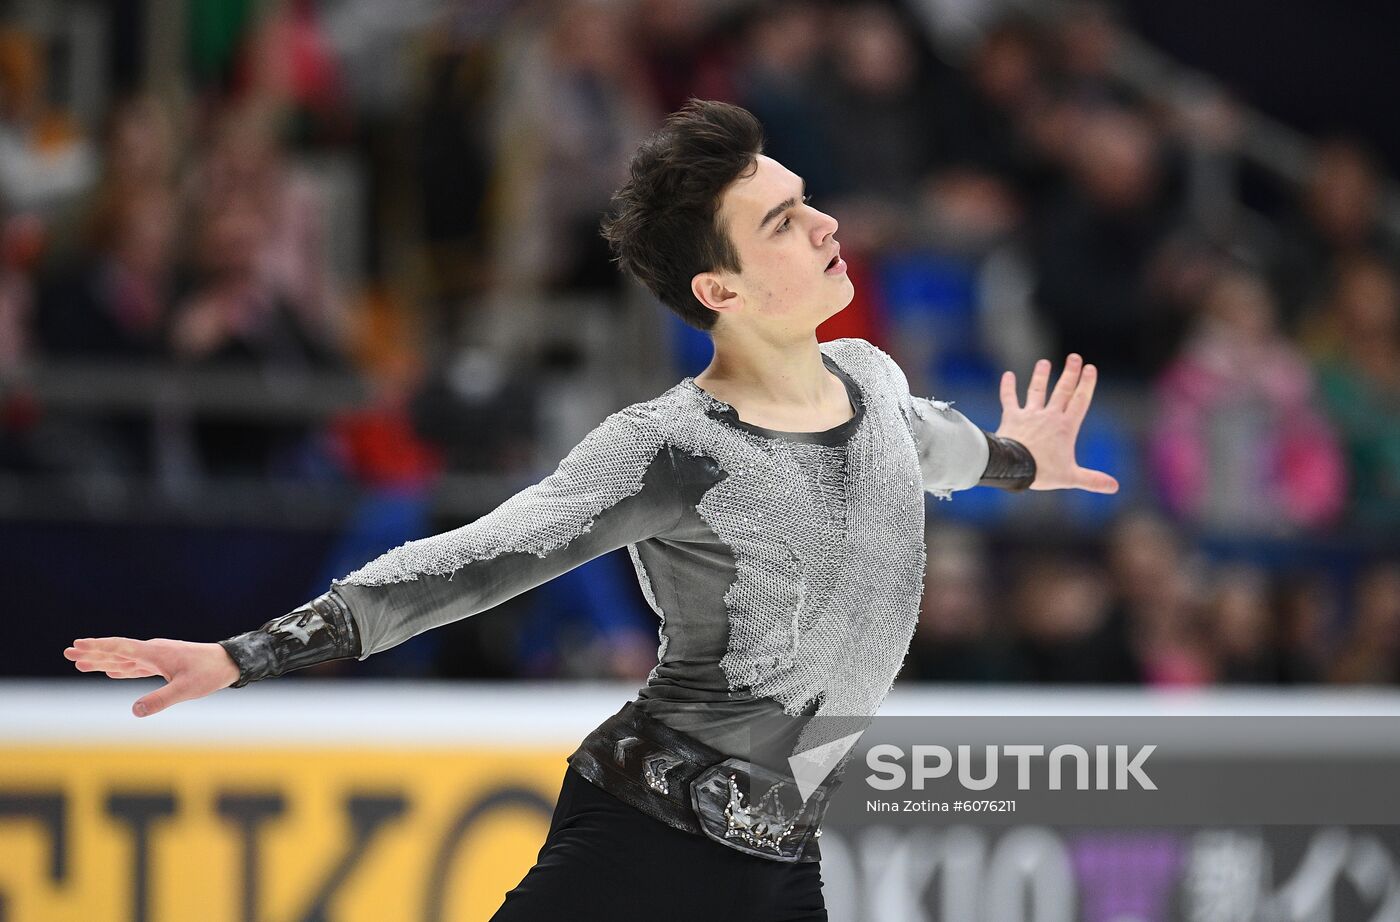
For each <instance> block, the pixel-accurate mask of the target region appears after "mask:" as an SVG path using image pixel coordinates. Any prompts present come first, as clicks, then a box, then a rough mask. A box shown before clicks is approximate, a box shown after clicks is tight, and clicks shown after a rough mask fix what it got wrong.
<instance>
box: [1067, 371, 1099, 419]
mask: <svg viewBox="0 0 1400 922" xmlns="http://www.w3.org/2000/svg"><path fill="white" fill-rule="evenodd" d="M1098 380H1099V370H1098V369H1097V368H1095V367H1094V366H1093V365H1085V366H1084V371H1083V373H1082V374H1081V375H1080V376H1079V386H1078V387H1076V388H1075V389H1074V396H1072V397H1071V398H1070V399H1069V409H1068V410H1066V412H1067V413H1068V414H1069V416H1070V417H1071V418H1072V419H1073V420H1074V424H1075V426H1076V427H1077V426H1078V425H1079V424H1080V423H1082V422H1083V421H1084V416H1085V415H1086V414H1087V413H1088V412H1089V402H1090V401H1092V400H1093V399H1094V385H1095V384H1097V383H1098Z"/></svg>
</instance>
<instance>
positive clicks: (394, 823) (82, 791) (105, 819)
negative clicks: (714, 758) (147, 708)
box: [0, 746, 566, 922]
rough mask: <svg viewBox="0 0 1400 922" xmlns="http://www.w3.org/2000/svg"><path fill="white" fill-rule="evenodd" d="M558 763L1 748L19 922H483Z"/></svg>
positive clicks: (0, 896)
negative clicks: (39, 921)
mask: <svg viewBox="0 0 1400 922" xmlns="http://www.w3.org/2000/svg"><path fill="white" fill-rule="evenodd" d="M564 755H565V753H564V752H560V751H557V750H553V749H548V750H544V749H540V750H535V749H493V748H486V747H477V746H473V747H471V748H470V749H452V750H433V749H414V750H400V749H395V750H389V751H383V750H378V751H377V750H367V749H356V748H320V747H318V748H306V749H295V748H288V749H282V748H278V749H252V750H248V749H241V748H240V749H228V750H224V749H213V748H200V749H184V748H180V749H177V748H151V749H120V748H114V749H81V748H55V749H30V748H24V747H18V748H15V747H6V748H3V749H0V917H3V918H5V919H7V920H11V922H28V920H41V922H68V920H71V922H91V920H109V919H110V920H114V922H176V920H179V922H184V920H189V919H199V920H201V922H298V920H323V919H335V920H343V922H384V920H404V922H419V920H421V922H470V920H480V919H488V918H489V917H490V916H491V914H492V913H494V912H495V911H496V909H497V908H498V907H499V906H500V904H501V901H502V899H503V898H504V896H505V893H506V892H507V891H508V890H510V889H511V888H512V887H514V886H515V885H516V884H517V883H519V881H520V878H521V877H522V876H524V874H525V872H526V871H527V870H529V868H530V866H531V865H532V864H533V863H534V861H535V858H536V856H537V854H538V851H539V848H540V845H541V844H542V843H543V841H544V837H545V833H546V831H547V830H548V828H549V818H550V814H551V811H552V810H553V808H554V802H555V799H556V798H557V796H558V791H559V785H560V782H561V781H562V779H563V773H564V771H565V768H566V763H565V761H564Z"/></svg>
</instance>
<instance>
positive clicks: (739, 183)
mask: <svg viewBox="0 0 1400 922" xmlns="http://www.w3.org/2000/svg"><path fill="white" fill-rule="evenodd" d="M804 193H805V188H804V183H803V181H802V177H800V176H798V175H797V174H796V173H793V172H792V171H791V170H789V169H787V168H786V167H784V166H783V165H782V164H781V163H779V162H778V161H776V160H774V159H773V158H771V157H765V156H763V155H762V154H760V155H759V156H758V161H757V163H756V164H755V167H754V168H753V169H752V170H751V171H750V172H748V173H746V174H744V175H742V176H740V177H739V178H738V179H736V180H735V181H734V182H732V183H731V184H730V185H729V187H728V188H726V189H725V190H724V192H723V193H722V194H721V196H720V205H719V212H718V215H717V218H716V219H717V221H718V222H719V227H720V230H721V231H723V232H724V233H726V234H727V235H728V236H729V239H730V240H731V241H732V242H733V244H734V248H735V250H736V251H737V252H738V254H739V265H741V266H743V270H742V271H741V272H738V273H732V272H702V273H700V274H699V275H696V276H695V278H694V279H692V280H691V290H692V291H693V292H695V296H696V297H697V298H699V299H700V301H701V303H703V304H705V305H706V306H708V307H710V308H711V309H712V310H715V311H717V312H719V314H720V318H719V321H718V323H719V324H720V325H723V326H726V327H734V326H737V325H743V326H748V327H753V328H755V329H756V330H760V331H764V332H767V333H770V334H774V335H780V336H781V335H785V334H796V335H805V334H808V333H811V332H812V331H813V330H815V329H816V327H817V324H819V323H821V322H822V321H823V320H825V319H826V318H828V317H830V316H831V315H832V314H835V313H836V312H837V311H839V310H841V309H842V308H843V307H845V306H846V305H847V304H850V303H851V297H852V296H853V295H854V294H855V287H854V286H853V285H852V284H851V280H850V279H849V278H848V277H847V275H846V266H845V262H844V261H842V260H839V259H838V260H837V261H836V264H835V265H834V266H832V258H833V257H835V256H836V255H837V251H838V249H839V248H840V247H839V245H838V244H837V242H836V229H837V227H838V226H839V225H837V223H836V219H835V218H833V217H831V215H828V214H825V213H823V212H821V211H818V210H817V209H816V208H814V207H812V205H811V203H810V202H809V201H804V197H805V196H804ZM828 267H831V268H828Z"/></svg>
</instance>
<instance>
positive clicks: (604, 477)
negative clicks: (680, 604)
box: [335, 404, 661, 586]
mask: <svg viewBox="0 0 1400 922" xmlns="http://www.w3.org/2000/svg"><path fill="white" fill-rule="evenodd" d="M642 406H643V405H638V404H634V405H633V406H630V407H626V408H624V409H622V410H619V411H617V412H616V413H613V414H612V415H611V416H609V417H608V418H607V419H605V420H604V421H603V422H602V424H600V425H599V426H598V427H597V428H596V429H594V430H593V431H592V432H590V433H589V434H588V435H587V436H585V437H584V439H583V441H581V442H580V443H579V444H578V445H576V446H575V447H574V449H573V450H572V451H571V452H569V454H568V456H567V457H565V458H564V460H563V461H561V462H560V463H559V467H558V469H557V470H555V472H554V473H553V474H551V475H549V476H548V477H546V478H545V479H544V480H542V481H540V482H539V483H537V484H535V485H533V486H530V487H527V488H526V489H524V490H521V491H520V492H519V493H517V494H516V495H514V496H512V497H511V498H510V499H508V500H506V501H505V502H504V503H501V505H499V506H497V507H496V508H495V509H493V510H492V511H491V512H489V513H488V514H486V515H484V516H482V517H481V518H479V519H477V520H476V521H475V522H472V523H471V524H470V525H464V526H463V527H461V528H458V529H455V530H453V531H450V532H447V533H445V534H441V535H434V536H433V537H431V538H423V539H421V540H418V541H409V542H408V543H406V544H403V545H401V546H399V547H397V548H395V549H394V550H392V551H390V552H389V553H387V554H383V555H381V556H379V557H377V558H375V559H374V560H372V561H370V562H369V563H368V564H366V565H365V566H363V567H361V568H360V569H358V570H356V571H355V572H353V573H351V574H349V575H348V576H346V577H345V578H343V579H340V580H336V581H335V582H336V584H337V585H340V584H345V585H350V586H383V585H386V584H389V583H397V582H402V581H404V580H412V579H418V578H419V577H421V576H447V575H449V574H451V573H454V572H456V571H457V570H460V569H461V568H462V567H464V566H465V565H467V564H468V563H470V562H472V561H476V560H490V559H493V558H495V557H498V556H500V555H502V554H509V553H517V554H519V553H528V554H534V555H535V556H537V557H544V556H546V555H548V554H549V553H550V552H551V551H554V550H557V549H559V548H561V547H563V546H564V545H566V544H568V543H569V542H570V541H572V540H573V539H574V538H576V537H578V536H579V535H580V534H582V533H584V532H586V531H588V530H589V529H590V528H591V527H592V525H593V519H594V518H595V517H596V516H597V515H598V513H600V512H602V511H603V510H604V509H606V508H608V507H610V506H613V505H615V504H616V503H617V502H619V501H620V500H622V499H625V498H626V497H628V496H631V495H633V494H635V493H636V492H637V491H638V490H640V489H641V488H642V477H643V474H645V472H646V468H647V465H648V464H649V463H650V461H651V459H652V458H654V457H655V456H656V452H657V450H658V448H659V447H660V445H661V437H660V430H659V428H658V426H657V425H656V421H655V420H654V419H653V418H651V414H650V413H649V412H648V411H644V410H642V409H641V407H642Z"/></svg>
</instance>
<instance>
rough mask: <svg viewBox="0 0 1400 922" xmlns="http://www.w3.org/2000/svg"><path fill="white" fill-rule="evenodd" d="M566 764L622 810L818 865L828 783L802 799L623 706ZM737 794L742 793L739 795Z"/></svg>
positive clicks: (757, 768)
mask: <svg viewBox="0 0 1400 922" xmlns="http://www.w3.org/2000/svg"><path fill="white" fill-rule="evenodd" d="M569 764H570V765H571V766H572V767H573V769H574V770H575V771H577V772H578V773H579V774H581V775H583V777H585V778H587V779H588V780H589V781H591V782H592V783H593V784H595V785H597V786H598V787H600V788H602V789H603V790H605V791H607V792H608V793H609V794H612V795H613V796H614V797H616V798H617V799H618V800H621V801H622V802H623V803H626V804H630V805H631V806H633V807H636V808H637V809H638V810H640V811H642V812H643V813H645V814H647V815H648V816H650V817H652V818H653V819H657V820H660V821H661V822H663V823H666V824H667V825H669V826H674V827H675V828H677V829H683V830H685V831H686V832H690V833H695V834H697V835H699V834H703V835H706V836H709V837H710V838H711V839H714V840H715V841H716V842H719V843H720V844H721V845H726V846H728V847H730V848H735V849H738V850H739V851H741V852H747V853H748V854H750V855H756V856H758V857H760V858H767V859H769V860H772V861H788V862H797V861H802V862H806V861H818V860H820V858H821V851H820V849H819V848H818V846H817V841H816V840H817V838H818V837H819V836H821V819H822V815H823V814H824V813H825V812H826V804H827V799H828V797H829V796H830V794H831V791H832V789H833V788H834V787H835V782H833V781H832V780H830V779H828V780H827V781H826V782H824V783H823V784H822V785H821V786H819V787H818V788H817V789H816V790H815V791H813V792H812V796H811V797H809V798H807V799H806V800H803V798H802V796H801V794H800V793H799V792H798V788H797V785H796V783H794V781H793V779H792V776H791V775H787V776H784V775H782V774H779V773H778V772H775V771H772V770H770V769H767V768H765V767H763V766H762V765H755V764H752V763H750V762H748V761H746V760H744V759H732V758H726V757H725V755H724V753H722V752H720V751H719V750H717V749H714V748H712V747H710V746H706V745H705V744H704V743H702V742H700V741H699V740H697V739H695V738H693V737H690V736H687V735H686V734H684V733H681V732H680V731H678V730H674V729H672V728H671V727H668V726H667V725H666V724H663V723H661V722H660V721H658V720H656V719H654V718H651V717H648V716H647V715H645V714H643V713H642V712H641V710H640V709H639V708H638V707H637V706H636V703H635V702H630V701H629V702H628V703H627V704H626V705H624V706H623V708H622V710H620V711H618V712H617V713H616V714H614V715H613V716H612V717H609V718H608V719H607V720H605V721H604V722H603V723H602V725H601V726H599V727H598V729H596V730H594V731H593V732H592V733H590V734H588V736H587V737H585V738H584V741H583V743H582V745H580V746H579V748H578V750H577V751H576V752H575V753H574V754H573V755H571V756H569ZM745 792H748V793H747V794H746V793H745Z"/></svg>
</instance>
